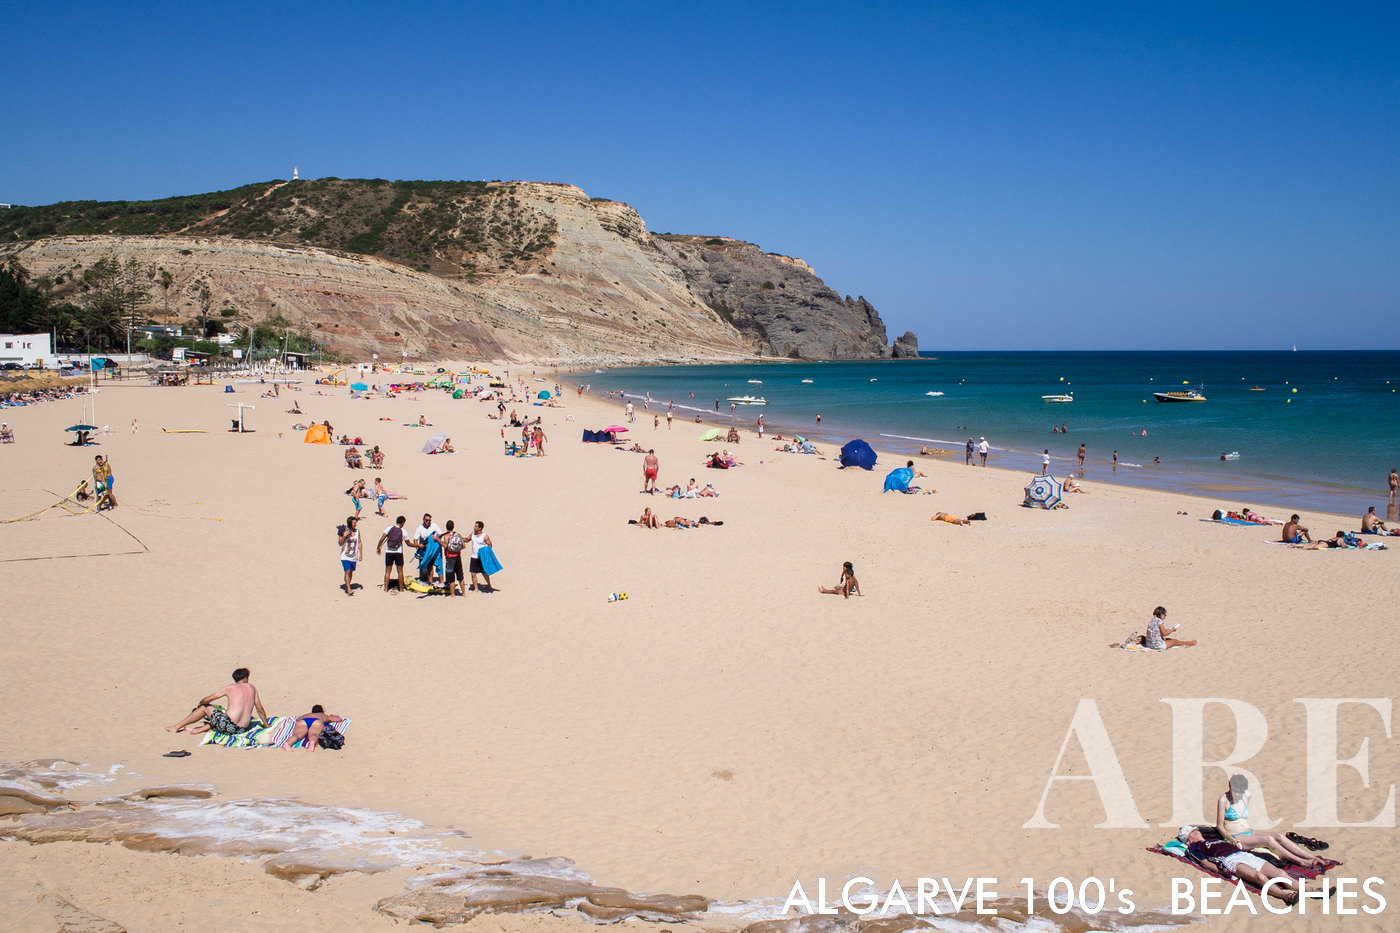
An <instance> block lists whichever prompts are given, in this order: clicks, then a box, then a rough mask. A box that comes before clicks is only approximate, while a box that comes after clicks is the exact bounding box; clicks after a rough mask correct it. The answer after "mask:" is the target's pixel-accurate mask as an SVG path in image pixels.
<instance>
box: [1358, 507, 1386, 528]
mask: <svg viewBox="0 0 1400 933" xmlns="http://www.w3.org/2000/svg"><path fill="white" fill-rule="evenodd" d="M1386 530H1387V529H1386V527H1385V522H1383V521H1381V517H1380V516H1379V515H1377V514H1376V507H1375V506H1374V505H1373V506H1371V507H1370V508H1369V509H1367V510H1366V514H1365V515H1363V516H1361V533H1362V534H1365V535H1370V534H1375V533H1376V532H1377V531H1386Z"/></svg>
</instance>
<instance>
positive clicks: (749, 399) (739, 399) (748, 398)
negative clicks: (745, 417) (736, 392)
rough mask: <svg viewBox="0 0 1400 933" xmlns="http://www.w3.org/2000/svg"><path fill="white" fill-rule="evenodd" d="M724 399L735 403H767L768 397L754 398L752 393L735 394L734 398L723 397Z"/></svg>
mask: <svg viewBox="0 0 1400 933" xmlns="http://www.w3.org/2000/svg"><path fill="white" fill-rule="evenodd" d="M725 401H727V402H733V403H734V404H735V405H767V404H768V399H766V398H755V397H754V396H752V395H740V396H736V397H735V398H730V399H725Z"/></svg>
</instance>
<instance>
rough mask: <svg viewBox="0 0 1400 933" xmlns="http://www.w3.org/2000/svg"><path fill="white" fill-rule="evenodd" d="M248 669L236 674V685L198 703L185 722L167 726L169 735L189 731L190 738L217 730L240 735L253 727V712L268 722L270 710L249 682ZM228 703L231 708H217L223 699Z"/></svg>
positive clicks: (230, 685) (240, 669)
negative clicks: (216, 704) (198, 723)
mask: <svg viewBox="0 0 1400 933" xmlns="http://www.w3.org/2000/svg"><path fill="white" fill-rule="evenodd" d="M249 676H250V675H249V672H248V668H246V667H240V668H239V669H238V670H236V671H234V672H233V683H231V684H229V685H228V686H227V687H221V688H220V689H218V690H215V691H214V692H213V693H211V694H209V695H208V696H207V697H204V698H202V699H201V700H200V701H199V702H198V703H196V704H195V707H194V709H192V710H190V714H189V715H188V716H186V717H185V718H184V719H182V720H180V721H179V722H177V723H175V725H173V726H166V727H165V731H166V732H187V733H189V734H190V735H198V734H199V733H201V732H208V731H209V730H210V729H213V730H214V731H215V732H222V733H224V734H225V735H238V734H239V733H241V732H247V731H248V729H249V728H250V727H251V726H252V725H253V710H255V709H256V710H257V711H258V719H259V721H261V722H267V719H268V717H267V710H265V709H263V705H262V698H261V697H259V696H258V688H257V687H254V686H253V685H252V684H250V683H248V677H249ZM221 697H222V698H224V699H225V700H227V701H228V706H227V708H224V707H219V706H215V705H214V701H215V700H217V699H219V698H221ZM201 719H202V720H204V721H203V722H202V723H200V725H198V726H194V728H192V729H187V728H186V726H192V725H194V723H197V722H199V721H200V720H201Z"/></svg>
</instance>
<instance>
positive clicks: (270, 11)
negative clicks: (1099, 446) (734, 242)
mask: <svg viewBox="0 0 1400 933" xmlns="http://www.w3.org/2000/svg"><path fill="white" fill-rule="evenodd" d="M0 33H3V34H4V35H5V36H6V37H7V38H6V39H5V55H4V56H3V58H0V79H3V81H4V85H5V87H6V88H7V93H6V104H7V106H6V108H5V121H6V124H7V130H6V132H4V133H0V201H11V202H15V203H22V204H45V203H50V202H53V201H58V200H70V199H99V200H108V199H136V198H153V197H162V196H166V195H173V194H190V193H196V192H202V191H209V190H214V189H219V188H229V187H234V186H236V185H240V184H245V183H248V182H252V181H259V180H264V179H268V178H278V177H287V176H289V175H290V173H291V167H292V165H294V164H295V165H299V166H301V169H302V174H303V177H318V176H321V175H338V176H341V177H345V178H351V177H379V178H429V179H438V178H468V179H475V178H487V179H490V178H521V179H533V180H546V181H559V182H569V183H572V184H576V185H579V186H580V187H582V188H584V189H585V190H586V191H588V193H589V194H590V195H593V196H595V197H607V198H613V199H616V200H620V201H626V202H628V203H629V204H632V205H633V206H634V207H636V208H637V209H638V210H639V211H640V212H641V214H642V216H643V217H644V218H645V219H646V221H647V223H648V225H649V226H650V227H651V229H653V230H655V231H670V232H677V233H703V234H722V235H727V236H734V237H739V238H741V239H746V240H751V241H753V242H756V243H758V244H759V245H760V246H762V247H763V248H764V249H767V250H771V251H774V252H781V253H787V254H791V255H796V256H800V257H802V258H803V259H806V260H807V261H809V262H811V263H812V264H813V266H815V267H816V269H817V272H818V274H819V275H821V276H823V277H824V278H825V279H826V281H827V283H828V284H830V285H831V286H832V287H833V288H835V289H836V290H837V291H840V292H842V293H845V294H852V295H856V294H861V295H864V296H865V297H867V298H868V299H869V300H870V301H871V302H872V303H873V304H874V305H875V306H876V308H878V309H879V311H880V312H881V315H882V316H883V317H884V319H885V321H886V323H887V325H888V326H889V329H890V332H891V337H893V336H895V335H897V334H898V333H900V332H902V331H903V330H905V329H906V328H910V329H913V330H915V331H916V332H917V333H918V334H919V336H920V342H921V345H922V346H923V347H924V348H925V349H940V348H942V349H986V348H1021V347H1047V348H1089V349H1093V348H1137V347H1158V348H1197V347H1202V348H1216V347H1218V348H1278V347H1284V346H1288V345H1292V344H1298V345H1299V346H1300V347H1307V348H1318V349H1320V348H1351V347H1388V348H1397V347H1400V328H1397V327H1396V326H1395V321H1396V320H1397V318H1400V307H1397V304H1400V300H1398V299H1400V261H1397V258H1400V54H1397V53H1396V49H1397V48H1400V41H1397V40H1400V5H1396V4H1394V3H1357V4H1352V3H1345V2H1342V3H1328V4H1321V3H1319V4H1308V5H1302V4H1289V3H1286V2H1283V3H1267V4H1266V3H1258V4H1233V3H1200V4H1195V3H1171V4H1154V5H1149V6H1142V7H1140V6H1139V5H1137V4H1124V3H1107V2H1105V3H1075V2H1056V3H1049V2H1002V3H978V2H967V3H953V2H948V3H941V2H928V3H878V2H876V3H869V2H867V3H838V4H813V3H807V4H795V3H761V2H748V3H727V2H707V3H697V4H657V3H648V4H641V3H597V4H580V3H554V2H533V3H529V4H517V3H510V2H503V3H494V4H490V5H483V4H471V3H433V2H422V3H418V4H402V5H389V4H382V3H380V4H369V3H359V2H342V3H339V4H315V5H306V4H277V5H274V4H267V3H247V4H239V5H234V4H200V3H196V4H191V3H181V4H173V3H140V4H136V3H129V4H100V5H99V4H86V3H84V4H80V3H74V2H50V3H45V4H35V3H17V2H13V0H0Z"/></svg>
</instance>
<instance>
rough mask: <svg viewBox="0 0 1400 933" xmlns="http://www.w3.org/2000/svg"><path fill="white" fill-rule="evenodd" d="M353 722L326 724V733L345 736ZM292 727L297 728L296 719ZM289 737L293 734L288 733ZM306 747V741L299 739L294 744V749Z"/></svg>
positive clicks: (342, 721) (343, 721) (347, 720)
mask: <svg viewBox="0 0 1400 933" xmlns="http://www.w3.org/2000/svg"><path fill="white" fill-rule="evenodd" d="M352 722H354V720H353V719H342V720H341V721H340V722H328V723H326V728H325V731H326V732H335V733H337V734H339V735H342V736H343V735H345V730H346V729H349V728H350V723H352ZM292 727H293V728H296V720H295V719H293V720H292ZM287 735H291V732H288V733H287ZM305 747H306V739H297V740H296V741H295V742H294V743H292V748H305Z"/></svg>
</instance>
